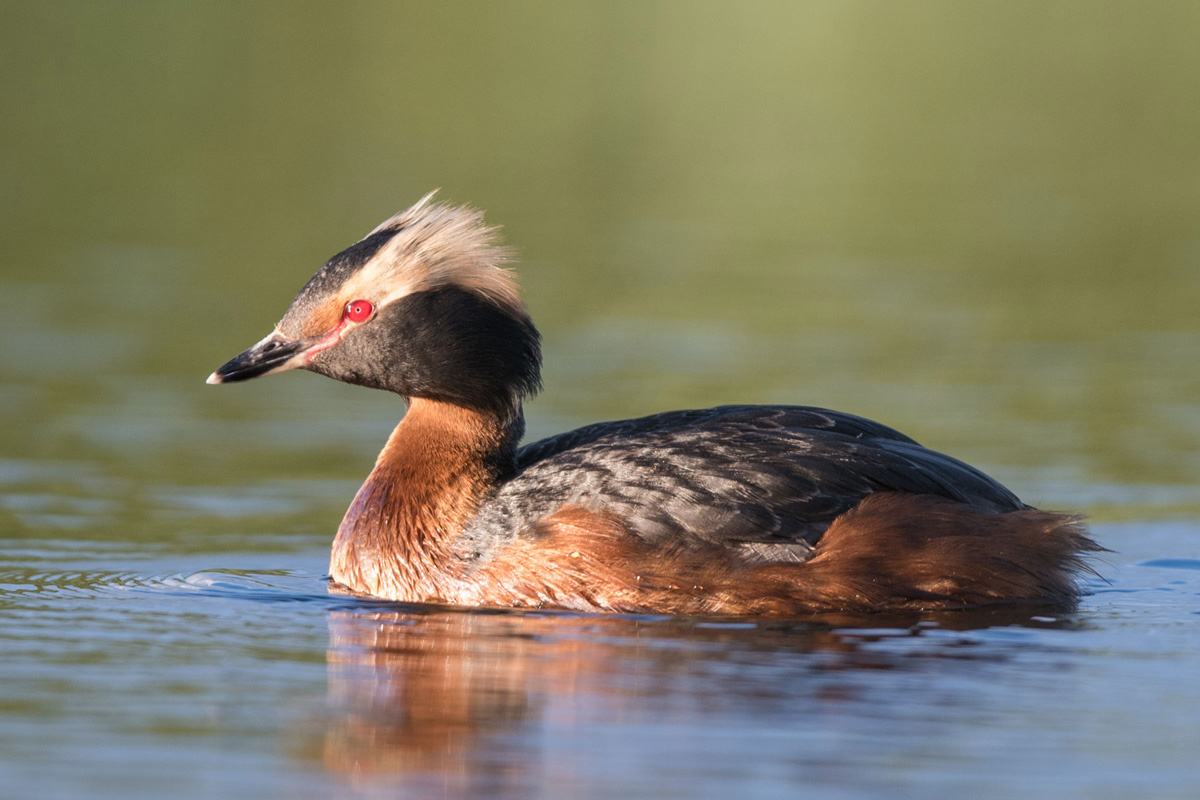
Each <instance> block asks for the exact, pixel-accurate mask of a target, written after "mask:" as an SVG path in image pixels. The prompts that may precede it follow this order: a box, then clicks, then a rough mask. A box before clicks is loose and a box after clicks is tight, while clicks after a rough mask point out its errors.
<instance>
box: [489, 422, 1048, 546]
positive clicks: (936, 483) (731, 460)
mask: <svg viewBox="0 0 1200 800" xmlns="http://www.w3.org/2000/svg"><path fill="white" fill-rule="evenodd" d="M517 469H518V474H517V475H516V476H514V477H513V478H512V479H511V480H510V481H508V482H506V483H504V484H503V485H501V486H500V487H498V489H497V491H496V493H495V495H494V496H493V498H492V499H491V500H489V501H488V502H487V503H486V504H485V505H484V506H483V507H482V508H481V509H480V511H479V514H478V515H477V517H476V519H475V521H474V522H473V523H472V525H471V526H470V528H469V529H468V531H467V537H468V538H469V539H470V540H471V541H472V542H474V543H477V546H478V547H480V548H483V549H486V548H488V547H494V546H495V543H496V542H498V541H505V540H507V539H511V538H512V537H514V536H517V535H519V533H520V532H522V531H531V530H533V527H532V526H533V523H535V522H536V521H537V520H539V519H541V518H543V517H545V516H547V515H549V514H551V513H553V511H554V509H557V508H560V507H562V506H563V505H565V504H579V505H582V506H585V507H593V508H601V507H602V508H604V509H606V510H608V511H610V512H612V513H614V514H616V515H618V516H620V517H621V518H622V519H624V520H625V521H626V523H627V524H628V526H629V528H630V530H631V531H632V532H633V533H634V534H636V535H637V536H639V537H641V538H642V539H644V540H646V541H647V542H651V543H654V544H657V545H664V546H671V547H681V546H682V547H687V546H688V544H689V542H691V543H694V544H697V545H706V546H707V545H714V544H717V545H723V546H738V547H743V548H745V549H746V551H747V552H748V553H753V552H755V551H756V547H755V546H756V545H764V546H769V547H758V548H757V551H758V552H761V553H763V554H767V553H770V554H771V555H772V556H783V557H786V558H787V559H788V560H796V559H797V558H800V557H802V556H803V555H804V554H805V553H807V552H808V551H809V550H811V548H812V546H813V545H815V544H816V543H817V541H818V540H819V539H820V537H821V534H822V533H824V532H825V530H826V529H827V528H828V527H829V524H830V523H831V522H832V521H833V520H834V519H835V518H836V517H837V516H839V515H840V514H842V513H844V512H845V511H847V510H848V509H850V508H851V507H853V506H854V505H856V504H857V503H858V502H859V501H860V500H861V499H862V498H863V497H865V496H866V495H868V494H871V493H872V492H881V491H903V492H912V493H915V494H929V495H936V496H938V497H944V498H947V499H950V500H955V501H958V502H961V503H965V504H967V505H970V506H971V507H973V508H976V509H978V510H980V511H986V512H1003V511H1014V510H1018V509H1022V508H1025V505H1024V504H1023V503H1021V501H1020V500H1018V499H1017V497H1016V496H1015V495H1013V493H1012V492H1010V491H1009V490H1008V489H1006V488H1004V486H1002V485H1001V484H1000V483H998V482H997V481H995V480H993V479H992V478H990V477H988V476H987V475H985V474H984V473H982V472H980V471H979V470H977V469H975V468H974V467H971V466H969V465H967V464H964V463H963V462H961V461H958V460H957V459H954V458H951V457H949V456H946V455H943V454H942V453H939V452H936V451H934V450H930V449H928V448H926V447H922V446H921V445H919V444H917V443H916V442H915V441H913V440H912V439H910V438H909V437H907V436H905V435H903V434H901V433H899V432H898V431H895V430H893V429H891V428H889V427H887V426H885V425H881V424H879V423H877V422H872V421H870V420H867V419H863V418H862V417H856V416H854V415H851V414H843V413H839V412H836V411H829V410H827V409H821V408H811V407H806V406H744V405H743V406H720V407H717V408H710V409H703V410H693V411H672V412H668V413H664V414H655V415H652V416H648V417H642V418H639V419H630V420H622V421H619V422H605V423H599V424H596V425H588V426H586V427H583V428H580V429H578V430H574V431H570V432H568V433H563V434H560V435H558V436H552V437H550V438H548V439H543V440H541V441H539V442H534V443H533V444H530V445H527V446H526V447H524V448H522V449H521V450H520V452H519V453H518V455H517ZM781 545H782V546H784V547H782V548H780V547H778V546H781ZM771 547H773V548H774V550H771V549H770V548H771ZM789 548H790V549H789Z"/></svg>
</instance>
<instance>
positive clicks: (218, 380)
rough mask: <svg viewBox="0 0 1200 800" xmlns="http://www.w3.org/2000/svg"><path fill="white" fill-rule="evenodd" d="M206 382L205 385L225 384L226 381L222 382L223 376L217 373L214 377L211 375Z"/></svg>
mask: <svg viewBox="0 0 1200 800" xmlns="http://www.w3.org/2000/svg"><path fill="white" fill-rule="evenodd" d="M204 382H205V383H224V381H222V380H221V376H220V375H218V374H217V373H215V372H214V373H213V374H212V375H209V376H208V380H206V381H204Z"/></svg>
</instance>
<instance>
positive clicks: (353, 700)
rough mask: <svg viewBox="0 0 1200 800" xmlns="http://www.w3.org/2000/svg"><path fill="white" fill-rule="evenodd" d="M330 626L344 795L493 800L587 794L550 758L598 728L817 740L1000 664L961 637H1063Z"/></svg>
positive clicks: (864, 624) (476, 622)
mask: <svg viewBox="0 0 1200 800" xmlns="http://www.w3.org/2000/svg"><path fill="white" fill-rule="evenodd" d="M1041 613H1042V614H1045V613H1046V610H1045V609H1042V610H1041ZM329 623H330V647H329V652H328V665H329V706H330V708H329V710H330V713H331V715H330V717H329V718H328V720H327V724H326V726H325V730H324V738H323V742H322V744H321V746H320V748H319V750H320V753H321V754H320V756H319V758H320V759H321V760H322V761H323V763H324V766H325V768H326V769H328V770H331V771H333V772H335V773H342V774H344V775H345V776H347V778H349V780H350V782H351V783H353V784H364V785H370V786H374V787H376V788H378V787H379V785H380V784H383V785H384V786H388V785H393V786H394V787H396V788H404V789H405V790H408V791H415V792H418V793H423V794H430V795H436V796H490V797H504V796H530V795H532V794H537V793H539V792H547V791H548V792H549V793H550V794H551V795H553V796H572V792H574V791H576V790H582V789H583V788H586V784H585V783H584V781H585V780H586V776H584V775H579V774H575V773H574V772H573V771H572V769H571V768H570V765H569V764H563V763H562V762H561V760H560V758H559V757H560V756H561V755H562V752H563V748H564V747H566V748H572V747H576V746H578V747H584V743H583V742H582V741H581V742H580V743H579V744H578V745H575V744H571V743H569V741H567V740H570V739H571V738H572V737H579V738H580V739H581V740H582V739H583V738H586V737H587V736H588V732H587V729H588V728H591V730H595V729H596V728H595V726H597V725H614V724H615V725H625V726H628V725H637V724H639V723H642V724H654V725H659V724H661V725H667V726H678V725H683V726H701V728H703V726H705V725H711V724H714V721H715V724H729V717H736V718H738V719H739V720H740V721H741V723H742V724H749V725H753V724H754V721H755V717H756V715H760V714H761V715H772V716H771V719H773V720H775V722H776V723H778V720H779V715H781V714H783V715H787V716H788V717H794V718H795V725H797V726H806V725H808V726H811V725H814V724H819V722H814V720H815V719H818V718H819V715H820V714H822V713H828V712H829V710H830V709H831V708H837V707H839V706H841V705H844V704H850V703H856V702H857V703H871V704H878V703H880V702H887V701H888V700H889V699H890V698H888V697H881V693H886V692H889V691H891V689H888V688H886V687H885V686H883V685H881V682H880V681H878V680H876V678H878V677H879V675H878V671H879V670H897V669H899V670H912V671H915V670H920V669H926V668H929V665H930V664H931V663H932V664H935V666H934V667H933V668H934V669H938V667H937V666H936V663H938V662H941V660H943V659H953V660H955V661H957V662H962V661H967V662H969V661H978V660H985V661H988V662H991V661H995V660H1003V659H1004V658H1007V657H1008V654H1009V653H1011V650H1010V649H1007V648H1005V647H997V646H994V643H993V646H988V645H987V643H986V642H983V643H981V641H980V639H979V638H978V637H974V636H972V635H970V634H968V633H965V631H969V630H970V629H977V628H985V627H988V626H993V625H1012V624H1015V625H1022V626H1034V627H1047V626H1055V627H1057V626H1060V625H1067V624H1072V623H1070V622H1069V621H1067V622H1055V621H1051V620H1049V619H1047V618H1045V617H1032V616H1031V615H1030V613H1029V612H1028V610H1024V611H1022V610H1019V609H1016V610H1008V611H996V610H992V611H987V612H971V613H964V612H958V613H946V612H941V614H940V615H939V614H928V613H927V614H923V615H910V616H904V617H896V616H888V617H886V618H884V617H880V616H879V615H867V616H829V615H825V616H822V617H821V618H820V619H818V620H811V621H804V622H790V623H789V622H780V621H774V622H764V621H749V620H746V621H737V620H729V619H724V620H712V621H703V620H694V619H678V618H644V617H628V616H609V615H605V616H595V615H574V614H563V613H539V612H532V613H514V612H479V611H472V612H465V611H450V610H419V611H418V610H414V611H393V610H379V609H364V610H359V611H339V612H334V613H333V614H331V616H330V620H329ZM934 630H936V631H938V632H939V635H937V636H929V635H926V634H928V633H931V632H932V631H934ZM956 630H962V631H964V634H963V635H962V636H959V635H957V634H955V633H953V631H956ZM941 663H944V662H941ZM872 675H874V676H875V678H872V677H871V676H872ZM887 686H891V687H892V689H894V688H895V686H894V684H887ZM907 702H910V703H911V702H913V701H912V700H909V701H907ZM788 724H790V723H788ZM305 749H306V750H308V752H309V754H310V755H312V756H315V755H316V753H315V752H314V750H313V749H312V748H305ZM556 753H557V754H558V756H556V755H555V754H556ZM423 794H422V796H423ZM414 796H417V795H414Z"/></svg>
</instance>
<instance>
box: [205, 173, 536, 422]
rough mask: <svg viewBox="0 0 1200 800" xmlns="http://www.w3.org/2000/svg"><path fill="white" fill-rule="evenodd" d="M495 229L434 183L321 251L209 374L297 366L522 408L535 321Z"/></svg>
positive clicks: (253, 373) (406, 391)
mask: <svg viewBox="0 0 1200 800" xmlns="http://www.w3.org/2000/svg"><path fill="white" fill-rule="evenodd" d="M510 259H511V254H510V251H509V250H508V249H507V248H505V247H502V246H501V245H500V244H499V243H498V236H497V229H496V228H493V227H487V226H485V225H484V223H483V215H482V213H481V212H479V211H478V210H476V209H473V208H469V207H465V206H448V205H441V204H435V203H433V202H432V193H431V194H429V195H426V196H425V197H424V198H422V199H421V201H420V202H418V203H417V204H416V205H414V206H413V207H412V208H409V209H407V210H406V211H402V212H400V213H399V214H397V215H395V216H394V217H392V218H390V219H388V220H386V221H385V222H383V223H382V224H380V225H379V226H378V227H377V228H375V230H373V231H371V232H370V233H369V234H367V236H366V237H365V238H363V239H362V240H360V241H359V242H357V243H355V244H353V245H351V246H350V247H348V248H346V249H345V250H343V251H342V252H340V253H338V254H337V255H335V256H334V257H333V258H331V259H329V260H328V261H327V262H326V263H325V265H324V266H323V267H321V269H319V270H318V271H317V273H316V274H315V275H314V276H313V277H312V279H311V280H309V281H308V283H307V284H305V286H304V288H303V289H301V290H300V293H299V294H297V295H296V299H295V300H293V301H292V304H291V306H290V307H289V308H288V310H287V312H286V313H285V314H284V315H283V319H281V320H280V321H279V323H278V324H277V325H276V326H275V328H274V330H272V331H271V333H270V334H268V335H267V336H266V337H265V338H264V339H263V340H262V341H260V342H258V344H255V345H254V346H253V347H251V348H249V349H248V350H246V351H244V352H242V353H240V354H238V355H236V356H234V357H233V358H232V359H230V360H229V361H228V362H226V363H225V364H223V365H222V366H221V367H219V368H218V369H217V370H216V371H215V372H214V373H213V374H212V375H210V376H209V377H208V382H209V383H233V382H236V381H244V380H249V379H250V378H258V377H262V376H264V375H271V374H274V373H276V372H283V371H285V370H290V369H306V370H309V371H311V372H317V373H320V374H322V375H326V376H328V377H330V378H334V379H336V380H340V381H345V382H346V383H352V384H357V385H360V386H369V387H372V388H376V389H386V390H388V391H392V392H395V393H397V394H399V395H401V396H402V397H404V398H406V399H411V398H414V397H421V398H430V399H434V400H440V401H444V402H450V403H455V404H457V405H461V406H465V407H468V408H474V409H480V410H488V409H493V410H497V411H506V410H519V407H520V401H521V399H522V398H523V397H525V396H527V395H530V394H532V393H534V392H536V391H537V389H538V387H539V380H540V378H539V376H540V368H541V351H540V346H539V336H538V333H537V329H536V328H534V326H533V323H532V322H531V321H530V319H529V314H528V312H527V311H526V309H525V305H524V303H522V302H521V300H520V297H519V296H518V292H517V284H516V280H515V278H514V276H513V274H512V272H510V271H509V270H507V269H505V268H504V265H505V264H506V263H508V262H509V261H510Z"/></svg>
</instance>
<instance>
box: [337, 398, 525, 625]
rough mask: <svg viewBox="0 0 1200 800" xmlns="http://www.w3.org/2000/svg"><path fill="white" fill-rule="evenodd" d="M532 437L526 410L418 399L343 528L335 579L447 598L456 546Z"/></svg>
mask: <svg viewBox="0 0 1200 800" xmlns="http://www.w3.org/2000/svg"><path fill="white" fill-rule="evenodd" d="M523 433H524V418H523V416H522V414H521V409H520V406H519V405H517V406H516V408H515V410H514V411H510V412H507V413H505V412H498V411H493V410H478V409H469V408H465V407H463V406H459V405H455V404H452V403H447V402H442V401H437V400H429V399H423V398H414V399H413V400H412V402H411V404H410V406H409V409H408V413H406V414H405V415H404V419H402V420H401V421H400V424H399V425H397V426H396V429H395V430H394V431H393V432H392V435H391V437H390V438H389V439H388V442H387V444H386V445H385V446H384V448H383V451H382V452H380V454H379V458H378V459H377V460H376V462H375V468H374V469H373V470H372V471H371V474H370V476H369V477H368V478H367V480H366V483H364V484H363V486H362V488H361V489H359V491H358V494H357V495H356V496H355V498H354V502H353V503H352V504H351V505H350V508H349V510H348V511H347V512H346V516H345V518H344V519H343V520H342V524H341V526H340V527H339V528H338V533H337V537H336V538H335V539H334V542H333V553H332V556H331V559H330V573H331V576H332V577H333V579H334V580H335V581H337V582H338V583H340V584H342V585H344V586H347V587H349V588H350V589H352V590H354V591H357V592H363V593H367V594H371V595H375V596H383V597H391V598H394V599H407V600H412V601H424V600H437V599H442V598H445V597H446V596H447V594H448V589H447V587H448V584H449V583H450V582H453V581H454V580H455V578H456V577H457V565H458V559H456V558H454V556H453V554H452V552H451V549H452V545H453V543H454V540H455V538H456V537H457V536H458V534H459V533H461V531H462V530H463V527H464V526H465V525H466V524H467V523H468V522H469V521H470V519H471V518H472V517H473V516H474V515H475V512H476V510H477V509H478V508H479V505H480V503H482V502H483V500H484V499H485V498H486V497H487V495H488V494H489V493H490V491H491V490H492V489H493V488H494V487H495V486H496V485H497V484H498V483H500V482H501V481H503V480H505V479H506V478H507V477H509V476H510V475H511V474H512V473H513V472H514V471H515V469H516V449H517V443H518V441H519V440H520V438H521V435H522V434H523Z"/></svg>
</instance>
